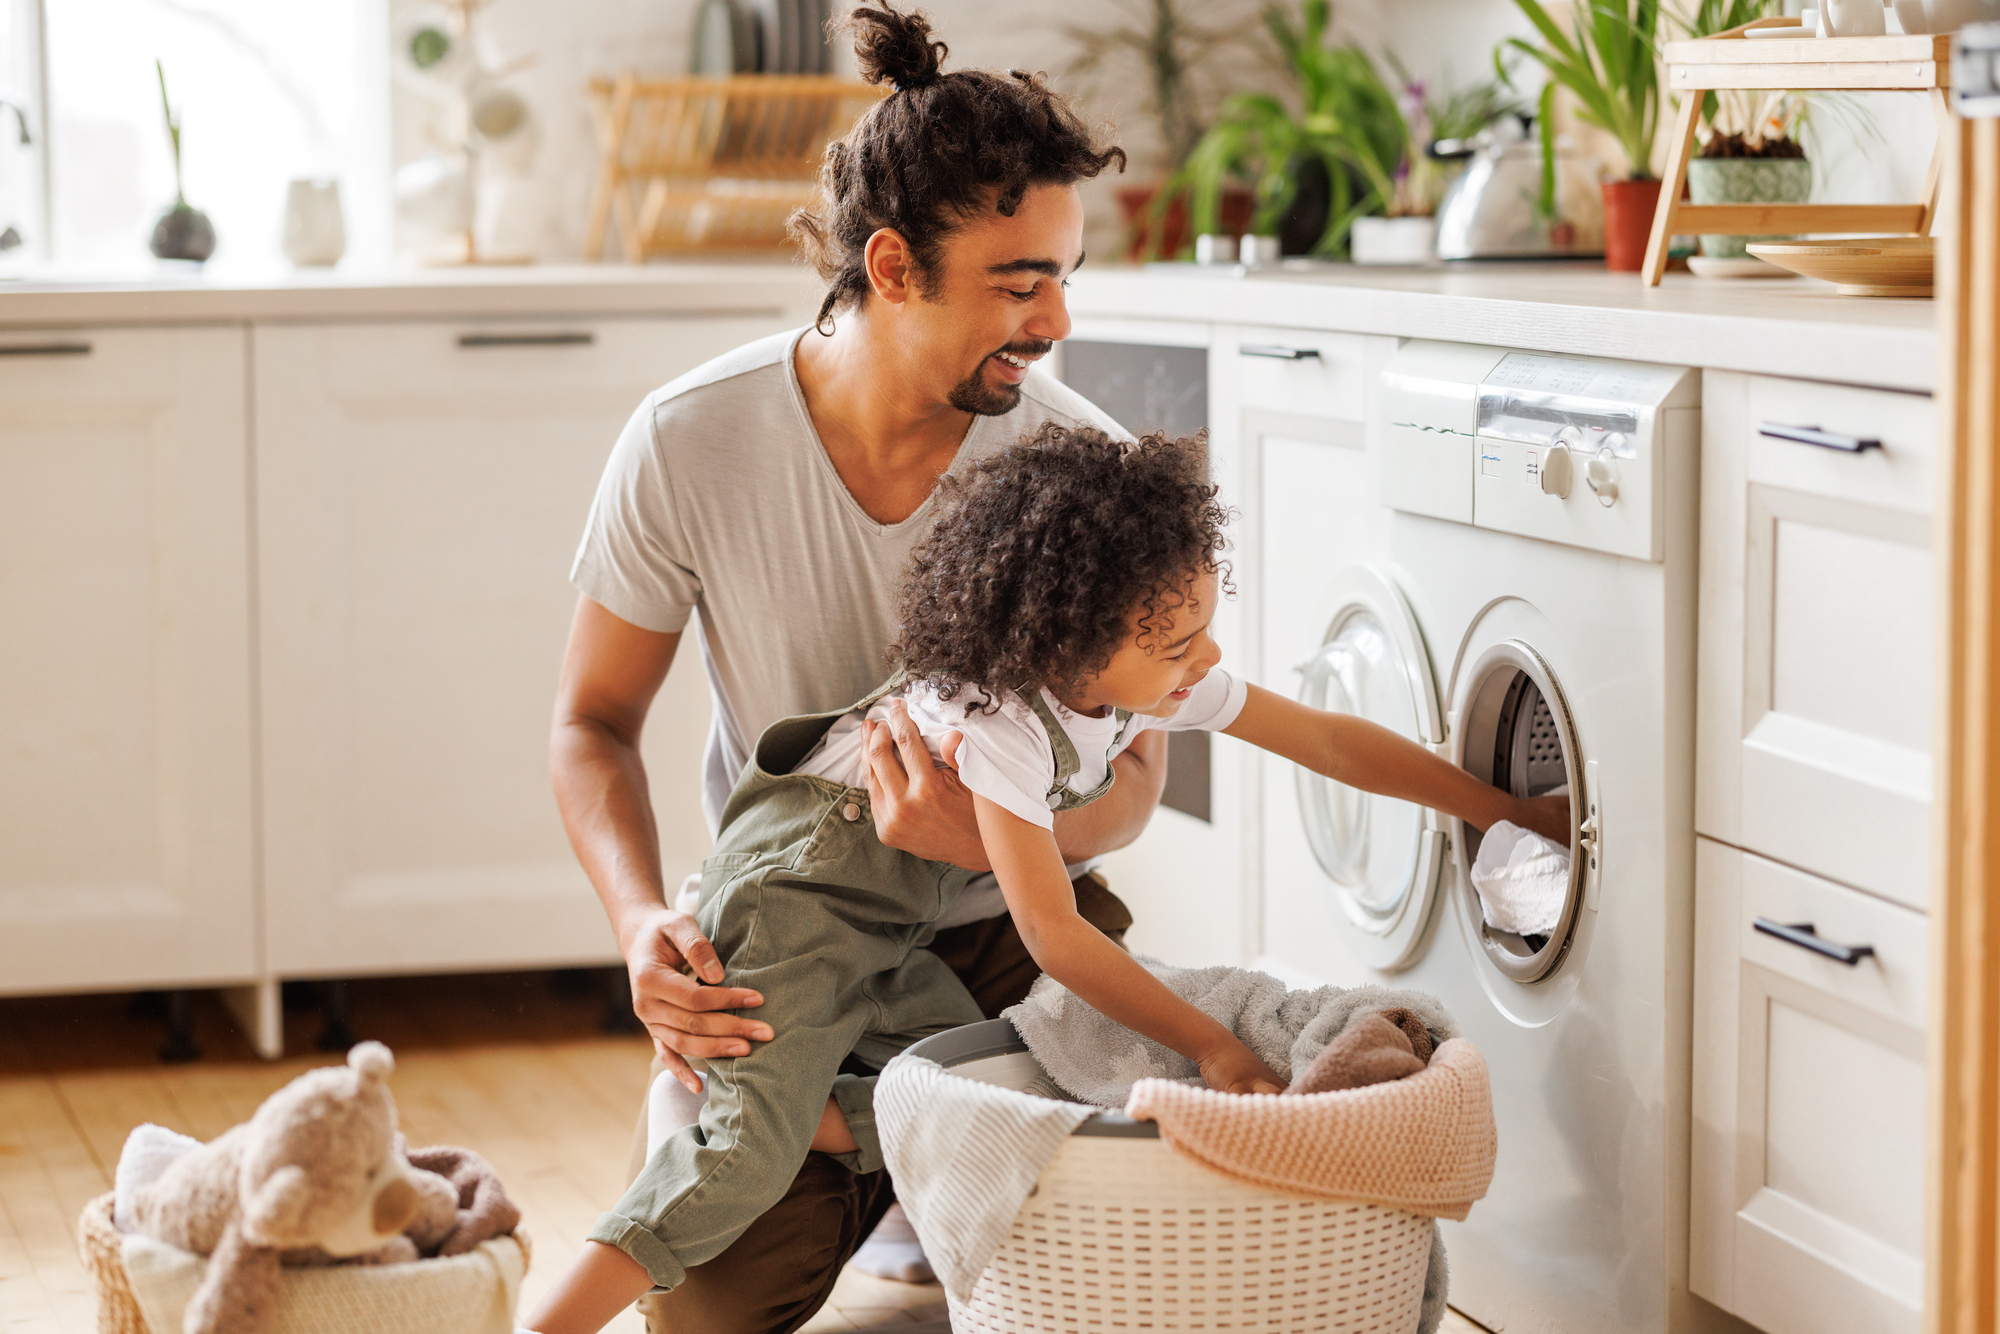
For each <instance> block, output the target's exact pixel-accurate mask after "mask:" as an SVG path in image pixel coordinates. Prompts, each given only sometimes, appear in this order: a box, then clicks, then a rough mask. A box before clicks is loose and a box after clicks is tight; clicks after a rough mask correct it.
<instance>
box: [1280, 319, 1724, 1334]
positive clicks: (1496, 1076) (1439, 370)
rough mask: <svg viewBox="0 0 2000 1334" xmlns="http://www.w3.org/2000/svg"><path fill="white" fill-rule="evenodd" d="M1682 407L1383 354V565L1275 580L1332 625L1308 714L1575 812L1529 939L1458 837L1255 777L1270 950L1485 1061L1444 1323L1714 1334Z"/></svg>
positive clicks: (1549, 374) (1430, 358) (1420, 815)
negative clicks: (1414, 1011)
mask: <svg viewBox="0 0 2000 1334" xmlns="http://www.w3.org/2000/svg"><path fill="white" fill-rule="evenodd" d="M1699 390H1700V377H1699V375H1698V373H1696V372H1694V371H1691V370H1688V369H1686V368H1682V367H1671V366H1653V365H1644V364H1638V363H1632V362H1621V361H1610V360H1602V359H1593V358H1581V357H1556V356H1547V355H1541V354H1531V353H1524V352H1513V351H1509V350H1506V349H1502V348H1491V347H1473V346H1467V345H1462V344H1447V343H1429V342H1411V343H1407V344H1405V345H1404V346H1403V347H1402V348H1401V349H1400V350H1399V351H1398V352H1397V353H1396V355H1395V357H1394V358H1393V359H1392V360H1391V362H1390V363H1389V365H1388V367H1387V368H1386V370H1385V371H1384V372H1383V374H1382V378H1381V380H1380V382H1379V384H1378V385H1377V386H1376V388H1375V392H1374V394H1373V400H1372V405H1371V415H1372V417H1373V420H1372V422H1371V427H1372V437H1373V440H1374V442H1375V443H1374V446H1373V447H1374V448H1375V449H1376V450H1377V451H1379V458H1378V460H1377V476H1378V477H1379V482H1380V495H1381V500H1382V501H1383V503H1384V504H1385V505H1386V506H1387V507H1388V508H1389V509H1390V510H1391V511H1392V512H1393V513H1392V515H1391V517H1390V520H1389V523H1388V525H1387V527H1388V539H1387V549H1386V550H1383V551H1381V552H1380V553H1379V555H1380V559H1377V560H1373V561H1371V562H1369V563H1366V564H1362V565H1356V566H1351V567H1348V568H1345V569H1339V570H1326V571H1292V572H1290V574H1289V576H1288V577H1289V578H1290V579H1292V580H1293V581H1297V580H1300V579H1306V580H1316V581H1318V582H1319V584H1320V587H1321V589H1323V590H1329V591H1330V596H1329V595H1328V592H1322V593H1320V594H1319V595H1318V596H1315V597H1312V598H1310V599H1308V600H1307V601H1308V602H1309V604H1310V605H1312V606H1316V607H1319V608H1324V607H1327V606H1332V607H1333V608H1334V611H1333V613H1332V616H1331V619H1330V620H1328V621H1324V622H1322V623H1321V624H1318V625H1316V626H1313V627H1310V631H1311V638H1312V640H1313V641H1314V646H1313V647H1311V648H1310V650H1309V652H1307V653H1306V654H1305V655H1304V661H1303V662H1302V663H1300V664H1299V665H1298V672H1299V674H1298V676H1297V677H1295V678H1294V681H1295V684H1296V688H1297V690H1298V693H1299V694H1300V697H1301V698H1303V699H1305V700H1307V701H1308V702H1310V703H1313V704H1315V705H1317V706H1320V707H1324V708H1332V709H1339V710H1343V711H1348V712H1353V713H1358V714H1361V715H1364V716H1366V717H1369V718H1371V719H1373V720H1375V721H1377V722H1379V723H1382V724H1383V725H1385V726H1388V727H1391V728H1394V729H1395V730H1397V731H1399V732H1401V733H1403V734H1404V735H1406V736H1410V737H1413V738H1415V739H1417V740H1419V741H1421V742H1423V743H1424V744H1426V745H1428V746H1430V747H1432V748H1433V749H1434V750H1436V751H1437V752H1438V753H1439V754H1442V755H1446V756H1448V757H1449V758H1450V759H1451V760H1453V761H1454V762H1455V763H1458V764H1460V765H1462V766H1463V767H1465V768H1466V769H1467V770H1469V771H1471V772H1472V773H1474V774H1475V775H1477V776H1478V777H1480V778H1482V779H1485V780H1487V781H1489V782H1492V783H1495V784H1497V785H1499V786H1502V787H1505V788H1508V789H1510V790H1512V791H1513V792H1516V793H1518V794H1521V795H1526V796H1540V795H1545V794H1548V793H1554V792H1563V791H1566V792H1567V793H1568V794H1569V796H1570V799H1571V810H1572V812H1573V816H1574V820H1573V831H1572V835H1571V840H1570V853H1571V869H1570V878H1569V883H1568V886H1567V894H1566V897H1565V899H1564V902H1563V905H1562V910H1561V914H1560V921H1559V923H1558V925H1557V927H1556V928H1555V930H1554V931H1553V932H1551V933H1550V934H1549V935H1547V936H1525V937H1524V936H1519V935H1514V934H1511V933H1508V932H1505V931H1500V930H1496V929H1494V928H1492V927H1489V926H1488V925H1487V924H1486V922H1485V920H1484V916H1483V914H1482V912H1481V909H1480V903H1479V898H1478V895H1477V893H1476V892H1475V891H1474V889H1473V886H1472V882H1471V879H1470V874H1469V872H1470V868H1471V867H1472V864H1473V862H1474V859H1475V858H1476V857H1477V855H1478V851H1479V844H1480V838H1481V834H1480V831H1478V830H1476V829H1472V828H1469V827H1466V826H1464V825H1462V824H1460V823H1458V822H1456V821H1454V820H1451V819H1448V818H1445V817H1443V816H1442V815H1440V814H1439V813H1438V812H1435V811H1428V810H1422V809H1419V808H1417V807H1415V806H1412V805H1410V804H1408V803H1404V802H1397V801H1391V800H1387V799H1383V798H1376V797H1372V796H1369V795H1367V794H1363V793H1360V792H1356V791H1354V790H1352V789H1348V788H1344V787H1341V786H1340V785H1338V784H1335V783H1331V782H1329V781H1327V780H1325V779H1323V778H1320V777H1318V776H1316V775H1312V774H1310V773H1307V772H1306V771H1304V770H1298V769H1296V768H1293V767H1291V766H1285V768H1286V770H1287V773H1286V774H1285V778H1286V779H1288V780H1289V783H1288V785H1289V786H1291V787H1292V789H1293V791H1292V792H1290V793H1286V792H1282V791H1275V790H1272V788H1273V787H1274V786H1275V784H1274V783H1273V782H1272V779H1271V778H1270V777H1267V779H1266V792H1265V797H1264V800H1265V805H1266V812H1267V820H1266V829H1267V846H1266V849H1265V865H1264V877H1265V884H1266V887H1267V888H1266V898H1267V909H1266V911H1267V922H1266V936H1265V942H1266V952H1267V954H1269V953H1272V952H1276V953H1278V954H1281V955H1284V956H1286V960H1287V961H1288V962H1289V963H1290V964H1291V965H1292V967H1293V968H1294V969H1295V970H1296V971H1299V972H1302V973H1306V974H1309V975H1312V976H1316V977H1319V978H1323V979H1325V980H1330V981H1335V982H1340V983H1343V984H1353V983H1357V982H1365V981H1373V982H1382V983H1385V984H1388V985H1393V986H1403V987H1414V988H1417V989H1419V990H1423V991H1427V992H1431V993H1433V994H1435V995H1437V996H1438V997H1440V998H1442V999H1443V1000H1444V1002H1445V1003H1446V1005H1448V1006H1449V1007H1450V1008H1451V1010H1452V1012H1453V1013H1454V1014H1455V1015H1456V1017H1457V1019H1458V1021H1459V1023H1460V1024H1461V1025H1462V1026H1463V1029H1464V1033H1465V1036H1466V1037H1467V1038H1469V1039H1470V1040H1471V1041H1472V1042H1473V1043H1474V1044H1475V1045H1476V1046H1478V1048H1479V1049H1480V1050H1481V1052H1483V1053H1484V1054H1485V1057H1486V1061H1487V1065H1488V1067H1489V1069H1490V1071H1491V1074H1492V1087H1493V1099H1494V1113H1495V1116H1496V1119H1497V1122H1498V1128H1499V1142H1500V1153H1499V1162H1498V1167H1497V1170H1496V1172H1495V1175H1494V1179H1493V1185H1492V1189H1491V1190H1490V1191H1489V1192H1488V1194H1487V1196H1486V1198H1485V1199H1483V1200H1482V1201H1480V1202H1479V1203H1478V1204H1477V1205H1476V1206H1474V1208H1473V1210H1472V1214H1471V1217H1470V1218H1469V1219H1467V1220H1466V1221H1465V1222H1463V1223H1446V1224H1445V1225H1444V1226H1445V1240H1446V1245H1447V1247H1448V1249H1449V1252H1450V1257H1451V1268H1452V1279H1451V1300H1452V1304H1453V1305H1454V1306H1457V1307H1458V1308H1459V1309H1461V1310H1462V1311H1464V1312H1465V1313H1466V1314H1467V1315H1469V1316H1471V1317H1472V1318H1473V1319H1475V1320H1477V1321H1479V1322H1481V1323H1483V1324H1485V1325H1487V1326H1488V1327H1490V1328H1492V1329H1495V1330H1506V1331H1509V1334H1516V1332H1518V1331H1545V1330H1546V1331H1563V1334H1596V1332H1598V1331H1603V1332H1605V1334H1611V1332H1612V1331H1618V1332H1620V1334H1623V1332H1627V1331H1629V1332H1630V1334H1684V1332H1685V1331H1692V1330H1698V1329H1704V1328H1709V1327H1732V1328H1733V1327H1734V1326H1733V1325H1731V1324H1730V1323H1729V1322H1728V1321H1727V1319H1726V1317H1723V1316H1722V1315H1721V1313H1720V1312H1718V1311H1716V1310H1715V1309H1714V1308H1712V1307H1708V1306H1707V1305H1706V1304H1705V1303H1702V1302H1700V1301H1698V1299H1695V1298H1693V1297H1692V1296H1691V1295H1690V1294H1689V1293H1688V1291H1687V1222H1688V1220H1687V1199H1688V1185H1687V1171H1688V1166H1687V1164H1688V1134H1689V1130H1688V1127H1689V1070H1690V1053H1689V1041H1690V1029H1691V1010H1690V988H1691V983H1692V973H1693V967H1692V953H1691V951H1692V934H1693V925H1694V887H1693V859H1694V827H1693V737H1694V670H1695V657H1694V629H1695V619H1694V615H1695V573H1696V567H1695V556H1696V548H1695V506H1696V483H1697V458H1698V445H1699V407H1698V403H1699ZM1275 600H1276V599H1272V601H1275ZM1268 614H1282V613H1281V612H1280V609H1279V608H1277V607H1275V606H1273V607H1271V608H1270V610H1269V611H1268V612H1267V615H1268ZM1306 629H1307V627H1300V630H1301V632H1302V633H1304V632H1305V631H1306ZM1276 665H1277V664H1269V665H1267V666H1276ZM1286 665H1289V664H1286ZM1267 772H1268V771H1267ZM1281 883H1282V885H1283V890H1282V893H1279V892H1278V886H1279V885H1280V884H1281ZM1274 894H1277V898H1275V899H1274V898H1273V897H1272V896H1273V895H1274ZM1286 895H1289V896H1290V901H1291V902H1292V904H1293V907H1292V908H1290V909H1282V910H1280V909H1274V908H1273V907H1271V904H1272V903H1279V904H1281V905H1282V902H1284V901H1285V897H1284V896H1286ZM1304 901H1310V902H1304ZM1274 911H1276V912H1278V915H1279V917H1282V918H1285V920H1284V921H1280V922H1275V923H1274V922H1273V921H1272V920H1269V914H1270V913H1272V912H1274ZM1287 913H1289V917H1286V914H1287ZM1314 913H1317V914H1319V915H1318V917H1314V916H1313V914H1314ZM1313 922H1319V923H1323V924H1325V928H1326V929H1324V930H1312V929H1310V924H1311V923H1313ZM1274 933H1275V934H1276V935H1277V936H1279V937H1281V938H1282V939H1281V942H1280V943H1278V944H1275V945H1274V944H1273V935H1274Z"/></svg>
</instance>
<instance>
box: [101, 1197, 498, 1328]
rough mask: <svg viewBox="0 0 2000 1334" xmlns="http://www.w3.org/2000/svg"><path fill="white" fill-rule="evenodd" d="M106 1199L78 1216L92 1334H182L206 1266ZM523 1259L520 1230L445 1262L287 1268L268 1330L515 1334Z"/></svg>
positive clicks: (283, 1273)
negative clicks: (134, 1230) (124, 1229)
mask: <svg viewBox="0 0 2000 1334" xmlns="http://www.w3.org/2000/svg"><path fill="white" fill-rule="evenodd" d="M112 1200H113V1197H112V1196H111V1195H109V1194H106V1195H100V1196H99V1197H97V1198H96V1199H94V1200H92V1201H91V1202H90V1203H89V1204H87V1205H85V1206H84V1208H83V1216H82V1217H81V1218H80V1219H78V1234H79V1241H80V1244H81V1248H82V1251H83V1260H84V1267H85V1268H86V1269H87V1270H89V1271H90V1278H91V1284H92V1286H93V1287H95V1288H96V1290H97V1331H98V1334H180V1329H181V1314H182V1311H183V1309H184V1308H185V1307H186V1305H187V1302H188V1299H189V1298H190V1297H192V1296H193V1295H194V1291H195V1288H196V1287H198V1286H199V1285H200V1283H201V1279H202V1275H203V1274H204V1273H205V1272H206V1269H207V1265H208V1262H207V1261H206V1260H205V1259H203V1258H202V1257H201V1256H198V1255H190V1254H188V1253H187V1252H186V1251H182V1250H178V1249H176V1248H174V1247H172V1246H168V1245H165V1244H164V1243H161V1242H156V1241H152V1240H150V1239H149V1238H144V1237H132V1236H128V1235H126V1234H124V1233H121V1232H119V1231H118V1229H117V1227H116V1225H115V1224H113V1222H112ZM528 1257H529V1250H528V1238H527V1234H525V1233H523V1232H521V1231H519V1230H518V1229H517V1230H516V1231H515V1232H514V1233H512V1234H511V1235H509V1236H505V1237H495V1238H493V1239H492V1240H491V1241H486V1242H481V1243H480V1244H479V1245H478V1246H477V1247H475V1248H473V1249H472V1250H470V1251H468V1252H466V1253H465V1254H464V1255H454V1256H450V1257H448V1258H440V1259H435V1260H418V1261H416V1262H414V1263H412V1264H399V1265H339V1266H331V1267H327V1268H305V1269H286V1270H284V1271H283V1272H282V1275H281V1277H280V1279H279V1282H280V1284H281V1287H280V1295H279V1298H278V1312H277V1315H276V1317H275V1319H274V1320H273V1321H272V1324H271V1330H272V1334H512V1332H513V1329H514V1306H515V1302H516V1301H517V1300H518V1299H519V1296H520V1291H521V1278H522V1275H524V1274H525V1273H526V1272H527V1269H528Z"/></svg>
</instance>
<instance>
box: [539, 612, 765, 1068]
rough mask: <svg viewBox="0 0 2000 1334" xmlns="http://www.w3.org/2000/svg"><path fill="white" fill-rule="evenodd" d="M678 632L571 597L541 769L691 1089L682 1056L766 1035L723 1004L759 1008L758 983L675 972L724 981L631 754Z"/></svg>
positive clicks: (745, 1046) (669, 1059) (637, 998)
mask: <svg viewBox="0 0 2000 1334" xmlns="http://www.w3.org/2000/svg"><path fill="white" fill-rule="evenodd" d="M680 638H681V637H680V636H679V635H678V634H658V633H656V632H654V631H651V630H642V629H640V628H639V627H638V626H636V625H633V624H631V623H630V622H628V621H624V620H621V619H619V618H618V617H617V616H614V615H612V614H611V613H610V612H608V611H606V610H605V609H604V608H603V607H602V606H599V605H598V604H597V603H596V602H594V601H592V600H591V599H590V598H587V597H580V598H578V599H577V604H576V616H575V619H574V620H572V621H571V622H570V630H569V647H568V648H567V650H566V651H565V652H564V655H563V670H562V682H561V684H560V685H559V686H558V687H557V689H556V710H555V722H554V725H553V727H552V729H551V732H550V736H549V776H550V779H551V781H552V782H553V783H554V786H555V792H556V805H557V806H558V807H559V808H560V809H561V811H562V819H563V827H564V828H565V829H567V830H568V831H569V841H570V846H571V847H573V848H575V849H576V856H577V860H578V861H580V862H582V863H583V869H584V873H585V874H586V875H588V876H589V877H590V883H591V884H592V885H593V886H594V887H595V888H596V890H597V897H598V898H599V899H600V900H601V901H602V902H603V904H604V912H605V915H606V916H607V917H609V918H610V919H611V928H612V930H613V931H614V932H615V933H616V935H617V938H618V952H619V954H621V955H623V956H624V959H625V969H626V972H627V973H628V974H630V976H631V979H632V1010H633V1013H635V1014H637V1015H638V1016H639V1021H640V1022H641V1023H643V1024H645V1026H646V1031H647V1032H648V1033H650V1034H651V1035H652V1038H653V1045H654V1046H655V1047H656V1048H657V1049H658V1051H659V1053H660V1056H661V1059H663V1060H664V1061H665V1062H666V1064H667V1067H668V1068H669V1069H671V1070H672V1071H673V1072H674V1077H675V1078H676V1079H678V1080H680V1081H681V1082H682V1083H683V1084H685V1085H687V1087H688V1088H689V1089H690V1090H691V1091H693V1092H697V1093H698V1092H700V1091H701V1085H700V1081H699V1080H697V1079H696V1078H695V1076H694V1072H693V1071H692V1070H691V1069H690V1068H689V1067H688V1064H687V1062H686V1061H684V1060H682V1059H681V1057H683V1056H700V1057H703V1058H704V1059H706V1058H708V1057H715V1056H743V1055H747V1054H748V1053H749V1051H750V1041H751V1040H756V1041H760V1042H762V1041H768V1040H769V1039H770V1037H771V1030H770V1029H769V1027H767V1026H766V1025H764V1024H761V1023H758V1022H756V1021H755V1020H751V1019H741V1018H737V1017H736V1016H734V1015H729V1014H718V1013H716V1011H719V1010H734V1009H743V1008H746V1007H751V1006H757V1005H762V1004H763V1003H764V999H763V997H761V996H759V995H758V994H757V993H756V992H754V991H746V990H743V989H740V988H735V987H721V986H714V985H711V986H702V985H701V984H700V983H697V982H696V981H694V979H692V978H690V977H688V976H686V975H685V974H684V973H682V972H681V971H680V968H681V964H682V963H683V962H684V961H685V962H689V963H691V964H693V966H694V968H695V969H696V970H697V971H698V972H699V973H700V974H701V976H702V977H703V978H704V979H705V980H706V981H708V982H710V983H718V982H720V981H722V976H723V973H722V963H721V961H720V960H719V959H717V958H716V954H715V947H714V946H713V945H711V944H710V943H709V942H708V940H707V938H705V937H704V936H703V935H702V934H701V931H700V929H699V928H698V927H697V926H696V925H695V920H694V918H692V917H690V916H689V915H688V914H686V913H684V912H677V911H675V910H674V909H673V907H672V906H670V905H669V903H668V901H667V894H666V886H665V885H664V884H663V883H662V881H661V874H660V837H659V831H658V829H657V828H656V827H655V826H654V823H653V803H652V798H651V796H650V794H649V793H648V791H647V786H646V766H645V763H644V762H643V761H642V760H641V758H640V755H639V735H640V732H641V730H642V729H643V728H644V726H645V722H646V711H647V710H648V708H650V707H651V705H652V702H653V697H654V696H655V695H656V694H658V693H659V689H660V683H661V682H662V681H664V680H666V678H667V669H668V668H670V667H672V666H673V664H674V651H675V649H676V648H678V647H679V645H680Z"/></svg>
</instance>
